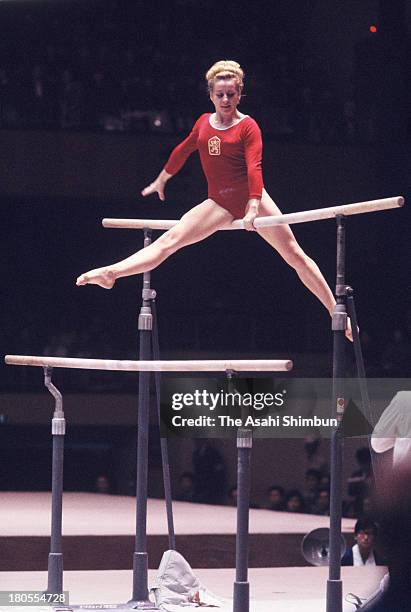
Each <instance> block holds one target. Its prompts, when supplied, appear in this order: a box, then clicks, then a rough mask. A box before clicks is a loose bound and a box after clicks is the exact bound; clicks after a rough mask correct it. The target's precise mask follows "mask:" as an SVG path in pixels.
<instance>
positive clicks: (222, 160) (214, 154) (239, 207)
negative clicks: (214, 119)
mask: <svg viewBox="0 0 411 612" xmlns="http://www.w3.org/2000/svg"><path fill="white" fill-rule="evenodd" d="M210 116H211V113H206V114H204V115H201V117H200V118H199V119H198V120H197V121H196V123H195V125H194V127H193V129H192V131H191V133H190V134H189V136H187V138H186V139H185V140H183V142H181V143H180V144H179V145H177V146H176V147H175V149H174V150H173V152H172V153H171V155H170V158H169V160H168V161H167V163H166V165H165V166H164V169H165V170H166V172H168V173H169V174H176V172H178V171H179V170H180V169H181V167H182V166H183V165H184V163H185V161H186V160H187V158H188V157H189V155H191V153H192V152H193V151H195V150H196V149H198V152H199V154H200V160H201V165H202V167H203V171H204V174H205V175H206V178H207V183H208V197H209V198H211V199H212V200H214V201H215V202H217V204H219V205H220V206H222V207H223V208H225V209H226V210H228V211H229V212H230V213H231V214H232V215H233V216H234V218H237V219H239V218H240V219H241V218H243V217H244V215H245V208H246V204H247V201H248V200H249V199H251V198H258V199H261V194H262V190H263V177H262V168H261V157H262V141H261V131H260V128H259V127H258V125H257V123H256V122H255V121H254V119H252V118H251V117H249V116H248V115H246V116H245V117H243V118H242V119H241V120H240V121H239V122H238V123H236V124H235V125H232V126H231V127H229V128H225V129H217V128H214V127H212V126H211V124H210Z"/></svg>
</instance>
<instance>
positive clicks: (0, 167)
mask: <svg viewBox="0 0 411 612" xmlns="http://www.w3.org/2000/svg"><path fill="white" fill-rule="evenodd" d="M0 28H1V37H0V210H1V225H0V250H1V261H2V273H1V276H2V282H1V290H2V299H1V305H0V308H1V320H2V325H1V330H0V344H1V347H2V354H4V355H5V354H6V353H8V354H21V355H54V356H60V357H84V358H89V357H90V358H104V359H134V360H135V359H138V354H139V353H138V351H139V333H138V328H137V319H138V314H139V311H140V305H141V290H142V278H141V276H133V277H130V278H125V279H121V280H120V281H119V282H117V283H116V285H115V287H114V288H113V290H111V291H105V290H103V289H100V288H99V287H96V286H91V285H89V286H86V287H76V284H75V281H76V277H77V276H78V275H79V274H80V273H82V272H84V271H85V270H89V269H92V268H96V267H98V266H102V265H105V264H109V263H111V262H113V261H117V260H120V259H123V258H124V257H126V256H128V255H129V254H131V253H132V252H134V251H136V250H138V249H140V248H142V247H143V234H142V232H141V231H131V230H110V229H105V228H103V227H102V224H101V220H102V219H103V218H104V217H118V218H141V219H178V218H180V217H181V216H182V215H183V214H184V213H185V212H186V211H188V210H189V209H190V208H192V207H193V206H194V205H195V204H198V203H199V202H201V201H202V200H204V199H205V198H206V197H207V185H206V181H205V178H204V175H203V173H202V170H201V166H200V162H199V159H198V155H197V154H193V155H192V156H191V157H190V159H189V160H188V162H187V163H186V164H185V166H184V168H183V169H182V170H181V171H180V172H179V173H178V175H177V176H176V177H175V178H173V180H171V181H170V182H169V183H168V185H167V191H166V201H165V202H164V203H163V202H160V200H159V199H158V198H157V196H156V195H151V196H149V197H147V198H143V197H142V196H141V190H142V189H143V188H144V187H145V186H146V185H148V184H149V183H150V182H151V181H153V180H154V178H155V177H156V176H157V174H158V173H159V172H160V170H161V169H162V168H163V166H164V163H165V162H166V160H167V158H168V156H169V154H170V152H171V151H172V149H173V147H174V146H175V145H176V144H177V143H179V142H180V141H181V140H182V139H183V138H185V136H186V135H187V134H188V133H189V131H190V130H191V128H192V126H193V124H194V122H195V121H196V119H197V118H198V117H199V115H201V114H202V113H205V112H212V110H213V107H212V103H211V102H210V99H209V97H208V94H207V88H206V82H205V80H204V75H205V72H206V71H207V70H208V68H209V67H210V66H211V65H212V64H213V63H214V62H216V61H217V60H220V59H233V60H236V61H238V62H239V63H240V64H241V66H242V68H243V69H244V72H245V89H244V92H243V97H242V99H241V103H240V107H239V108H240V110H241V112H243V113H246V114H249V115H251V116H252V117H254V118H255V119H256V121H257V122H258V124H259V125H260V127H261V130H262V134H263V145H264V146H263V174H264V184H265V187H266V189H267V191H268V192H269V193H270V195H271V196H272V198H273V199H274V200H275V201H276V203H277V205H278V206H279V207H280V208H281V210H282V212H283V213H289V212H297V211H303V210H309V209H316V208H321V207H325V206H332V205H338V204H348V203H353V202H362V201H366V200H373V199H380V198H387V197H391V196H396V195H402V196H404V198H405V201H406V205H405V207H403V208H402V209H401V210H397V211H384V212H382V213H378V214H371V215H358V216H352V217H347V222H346V228H347V257H346V280H347V283H348V284H350V285H352V286H353V287H354V288H355V299H356V308H357V314H358V318H359V327H360V338H361V343H362V350H363V354H364V359H365V367H366V371H367V374H368V376H370V377H373V378H384V377H387V378H388V377H389V378H408V377H409V375H410V363H411V301H410V284H411V283H410V279H411V274H410V255H411V250H410V238H409V236H410V213H409V203H408V201H409V197H410V195H411V178H410V177H411V158H410V148H411V111H410V109H411V104H410V102H411V100H410V98H411V85H410V83H411V79H410V66H411V61H410V60H411V53H410V29H411V8H410V5H409V3H407V2H406V1H405V0H394V1H393V0H361V1H358V0H344V2H341V1H339V0H287V1H286V0H278V1H275V2H274V1H272V0H254V1H252V2H244V1H241V0H240V1H234V0H227V1H225V2H221V1H220V2H216V1H215V0H168V1H167V2H163V1H160V0H151V1H150V2H147V1H143V0H108V1H103V0H78V1H74V0H73V1H65V0H53V1H43V2H40V1H39V2H37V1H31V2H27V1H24V0H21V1H20V0H15V1H7V0H3V1H1V2H0ZM292 229H293V231H294V233H295V235H296V237H297V239H298V241H299V242H300V244H301V245H302V246H303V248H304V250H305V251H306V252H307V253H308V254H309V255H310V256H311V257H312V258H313V259H314V260H315V261H316V262H317V263H318V265H319V266H320V268H321V270H322V272H323V273H324V276H325V278H326V279H327V281H328V283H329V284H330V286H331V288H332V289H333V290H334V288H335V266H336V252H335V242H336V241H335V234H336V229H335V222H334V221H333V220H326V221H321V222H318V223H317V222H316V223H302V224H297V225H294V226H293V227H292ZM158 235H160V234H159V233H158ZM154 236H155V237H156V236H157V233H156V232H155V233H154ZM151 282H152V286H153V287H154V288H155V290H156V292H157V313H158V328H159V338H160V353H161V358H162V359H205V358H215V359H226V358H227V359H228V358H230V359H258V358H259V359H288V358H290V359H292V360H293V362H294V369H293V372H292V373H291V374H290V375H291V376H295V377H297V378H323V377H324V378H325V377H329V376H331V374H332V332H331V324H330V318H329V316H328V314H327V312H326V310H325V309H324V308H323V307H322V306H321V305H320V303H319V302H318V300H316V298H315V297H314V296H313V295H312V294H311V293H310V292H309V291H308V290H307V289H306V288H305V287H304V286H303V285H302V283H300V282H299V280H298V278H297V276H296V274H295V272H294V270H292V269H291V268H290V267H288V266H287V264H286V263H285V262H284V261H283V260H282V259H281V257H280V256H279V255H278V254H277V253H275V251H274V250H273V249H271V248H270V247H269V246H268V245H267V244H266V243H265V242H264V241H262V240H261V239H260V238H259V237H258V236H257V235H255V234H253V233H248V232H239V231H233V232H217V233H216V234H215V235H213V236H212V237H210V238H208V239H206V240H205V241H203V242H200V243H199V244H195V245H192V246H189V247H186V248H184V249H182V250H181V251H179V252H178V253H176V254H175V255H173V256H171V257H170V258H169V259H168V260H167V261H166V262H164V263H163V264H161V265H160V266H159V267H158V269H156V270H155V271H154V272H153V273H152V279H151ZM346 345H347V346H346V362H347V375H348V376H351V375H352V376H355V375H356V371H355V361H354V354H353V351H352V347H351V345H349V343H348V342H347V343H346ZM53 380H54V382H55V384H56V385H57V386H58V387H59V389H60V390H61V391H62V392H63V394H64V401H65V413H66V419H67V435H66V444H65V467H64V490H65V492H67V497H66V498H65V499H67V502H64V504H65V505H64V512H63V548H64V554H65V568H66V569H67V570H68V572H67V574H68V577H67V584H68V585H69V589H70V592H71V599H72V601H73V602H74V603H79V602H81V601H83V602H84V601H85V602H91V601H99V600H100V599H105V600H106V601H108V602H114V601H125V600H126V599H127V597H128V596H129V590H130V585H129V581H130V580H131V578H130V576H131V572H130V570H131V567H132V550H133V533H134V524H133V520H134V518H133V517H134V514H133V513H134V509H135V508H134V507H133V505H134V506H135V501H134V497H135V494H136V493H135V480H136V462H135V452H136V431H137V414H138V410H137V408H138V402H137V393H138V375H137V374H136V373H132V372H129V373H118V372H100V371H92V370H64V369H61V370H58V371H57V370H56V371H55V372H54V374H53ZM51 417H52V400H51V399H50V396H49V394H48V393H47V392H46V391H45V390H44V386H43V372H42V370H41V368H13V367H11V366H6V365H5V364H4V363H3V360H2V363H1V365H0V500H2V501H1V502H0V517H1V518H2V520H1V525H2V526H1V528H0V548H1V549H2V551H3V552H1V553H0V570H1V571H0V590H6V589H8V590H33V589H34V590H41V589H43V588H45V584H46V582H45V581H46V569H47V555H48V546H49V533H50V531H49V524H48V522H47V521H48V520H49V514H47V513H49V507H50V495H49V491H50V488H51V477H50V474H51V436H50V421H51ZM149 449H150V451H149V460H148V462H149V481H148V493H149V498H150V499H149V517H150V513H151V517H152V518H151V519H150V518H149V528H148V529H149V531H148V552H149V569H150V572H151V571H152V570H153V571H154V569H155V568H157V567H158V565H159V562H160V559H161V554H162V552H163V551H164V550H165V549H166V548H167V538H166V533H167V527H166V524H165V519H164V517H163V502H162V498H163V484H162V470H161V455H160V440H159V434H158V427H157V416H156V412H155V410H153V411H152V414H151V415H150V436H149ZM367 450H368V441H367V439H366V438H365V437H360V436H356V437H350V438H347V439H346V440H345V450H344V467H343V479H344V480H343V492H342V495H343V517H344V519H343V532H344V534H345V537H346V539H347V542H348V544H349V545H350V546H351V545H352V543H353V531H354V525H355V522H356V520H358V519H360V518H363V517H364V515H367V516H368V514H367V513H368V510H367V507H366V506H367V503H371V502H370V489H369V488H367V487H368V486H369V485H370V481H372V480H373V474H372V469H371V467H370V460H369V455H368V457H367ZM169 453H170V468H171V482H172V490H173V497H174V499H175V500H176V503H175V515H176V535H177V548H178V550H179V551H180V552H182V554H184V556H185V557H186V559H187V560H188V561H189V563H190V564H191V565H192V567H194V568H200V574H199V575H200V579H201V581H202V582H204V583H206V584H207V586H209V587H210V588H211V590H214V591H215V592H218V591H219V590H220V592H219V593H218V594H220V595H222V596H224V597H227V598H229V597H231V596H232V593H231V590H230V589H231V585H232V581H233V575H234V574H233V570H232V568H234V567H235V528H236V527H235V507H234V506H235V505H236V499H235V488H236V485H237V481H236V478H237V476H236V447H235V441H234V440H221V439H220V440H208V441H204V440H202V441H200V440H194V439H190V438H189V437H187V438H186V439H170V440H169ZM329 467H330V459H329V443H328V441H327V440H323V441H322V442H321V441H319V442H318V443H317V442H315V441H313V440H311V439H299V440H298V439H294V440H290V439H276V440H262V439H260V440H256V441H255V443H254V446H253V454H252V467H251V476H252V478H251V497H250V502H251V508H252V510H251V531H250V547H251V548H250V557H249V562H250V567H251V570H250V571H251V578H250V582H251V585H253V581H254V584H255V585H256V586H255V588H254V587H253V586H252V589H253V593H252V597H254V600H253V604H252V605H253V606H254V607H253V608H252V610H258V611H259V612H268V611H269V610H274V609H278V610H281V612H283V611H287V610H290V611H291V610H303V611H307V612H309V611H311V610H319V609H324V605H325V604H324V601H325V599H324V598H325V582H326V572H325V570H326V569H327V568H325V567H323V568H309V567H304V566H307V565H308V563H307V561H306V560H305V559H304V557H303V555H302V553H301V551H300V545H301V540H302V538H303V536H304V535H305V534H306V533H308V532H309V531H311V530H312V529H314V528H316V527H328V524H329V519H328V518H327V517H328V516H329V499H328V501H327V499H325V501H324V499H323V500H322V501H321V492H325V493H324V496H323V498H327V492H328V493H329V473H328V472H329ZM310 469H311V470H314V472H315V473H314V474H311V476H312V477H313V478H314V480H315V479H318V481H317V483H314V485H313V483H312V480H311V484H309V482H308V481H309V480H310V474H307V470H310ZM355 478H360V480H361V479H362V485H361V486H362V487H363V488H361V487H360V489H358V487H357V488H356V487H355V486H354V487H353V480H352V479H354V480H355ZM274 486H276V487H279V488H280V489H281V491H282V493H281V492H280V493H281V495H282V496H283V498H282V500H281V501H280V502H279V506H278V507H276V506H275V503H274V502H273V496H272V491H271V492H270V489H272V487H274ZM310 486H313V488H312V489H310ZM370 486H371V485H370ZM364 487H365V488H364ZM292 498H299V500H300V505H299V506H298V508H295V507H293V503H290V499H292ZM297 501H298V500H297ZM206 504H208V506H207V505H206ZM327 504H328V505H327ZM297 505H298V503H297ZM217 506H218V507H217ZM275 510H280V511H281V512H275ZM66 511H67V519H64V516H65V512H66ZM292 512H298V513H299V517H297V518H298V520H297V521H296V520H295V519H296V517H293V515H292ZM93 513H96V517H97V518H96V520H94V519H93V518H92V515H93ZM213 513H214V515H213ZM119 517H120V518H119ZM153 517H154V518H153ZM220 518H221V525H216V524H215V523H218V522H219V520H220ZM216 519H217V520H216ZM65 520H66V523H65V522H64V521H65ZM296 523H298V525H296ZM220 527H221V528H220ZM256 568H259V570H258V571H261V572H263V573H262V574H258V572H257V569H256ZM272 568H276V569H275V570H272ZM355 569H356V568H353V569H351V568H346V569H345V571H346V573H345V574H343V578H344V579H345V580H347V581H348V585H349V588H348V587H347V588H346V587H345V586H344V596H345V594H346V591H349V590H352V591H354V592H356V593H357V592H358V594H359V596H361V597H362V596H364V597H365V596H367V595H368V594H369V593H370V592H371V591H372V590H373V588H374V587H377V586H378V582H379V579H380V577H381V576H382V575H383V573H384V572H382V571H379V570H380V568H377V569H375V568H374V571H372V568H371V569H370V568H365V570H366V572H365V574H364V579H359V578H358V574H356V573H355ZM303 570H304V571H305V572H308V573H305V574H302V573H301V572H302V571H303ZM317 570H318V571H317ZM85 571H88V572H89V574H90V575H93V578H90V581H91V582H92V581H93V580H94V581H95V583H96V584H102V583H106V587H105V589H106V590H104V588H103V590H102V591H101V595H100V593H99V592H98V588H97V587H93V589H94V590H92V591H90V590H87V589H88V584H89V582H88V581H89V579H88V578H87V577H85V574H84V572H85ZM219 571H220V572H223V573H220V574H219V573H218V572H219ZM271 571H272V572H273V573H272V574H271V573H270V572H271ZM91 572H93V574H91ZM100 572H107V574H100ZM110 572H111V574H110ZM201 572H202V573H201ZM207 572H208V573H207ZM213 572H214V573H213ZM224 572H225V573H224ZM253 572H254V574H253ZM275 572H282V573H278V574H276V573H275ZM309 572H311V573H309ZM314 572H316V573H314ZM108 574H110V576H111V577H110V578H107V581H106V579H105V578H103V576H106V575H107V576H108ZM113 576H114V577H113ZM276 576H277V578H276ZM150 578H154V573H153V574H151V573H150ZM276 580H278V583H276V585H277V586H278V588H277V587H276V586H275V585H274V586H272V585H273V584H274V583H275V581H276ZM152 581H153V580H151V582H152ZM91 582H90V584H91ZM227 585H228V586H227ZM279 585H282V586H284V585H285V586H284V588H280V586H279ZM296 585H298V586H296ZM259 588H260V590H259ZM110 589H111V590H110ZM280 591H283V592H284V593H286V595H284V594H283V595H279V594H278V592H280ZM259 599H260V600H261V601H260V604H259V603H258V600H259ZM269 602H272V607H271V604H270V603H269ZM287 602H288V603H287ZM293 602H294V604H295V607H293V605H294V604H293ZM0 605H3V600H1V598H0ZM344 605H345V606H347V607H346V610H347V611H354V609H355V607H354V606H353V605H350V604H349V603H345V604H344ZM255 606H257V607H255ZM275 606H277V607H275ZM321 606H322V607H321ZM164 609H168V608H164ZM228 609H231V608H227V610H228ZM344 609H345V608H344ZM224 610H226V608H224ZM235 612H243V609H241V610H240V609H237V610H235ZM328 612H338V610H335V611H334V610H328Z"/></svg>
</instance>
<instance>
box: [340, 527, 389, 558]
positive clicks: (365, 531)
mask: <svg viewBox="0 0 411 612" xmlns="http://www.w3.org/2000/svg"><path fill="white" fill-rule="evenodd" d="M354 533H355V542H356V543H355V544H354V546H353V547H352V548H349V549H348V550H346V551H345V554H344V556H343V558H342V559H341V565H353V566H354V567H362V566H363V565H385V563H384V560H383V559H382V557H381V556H380V555H379V553H378V552H377V551H376V550H375V549H374V545H375V540H376V538H377V535H378V527H377V525H376V523H374V521H372V520H370V519H360V520H358V521H357V522H356V523H355V527H354Z"/></svg>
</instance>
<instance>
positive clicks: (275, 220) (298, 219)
mask: <svg viewBox="0 0 411 612" xmlns="http://www.w3.org/2000/svg"><path fill="white" fill-rule="evenodd" d="M403 205H404V198H403V197H402V196H395V197H393V198H383V199H381V200H369V201H367V202H356V203H354V204H342V205H340V206H329V207H328V208H316V209H314V210H304V211H301V212H296V213H287V214H284V215H275V216H272V217H259V218H258V219H256V220H255V222H254V226H255V227H256V228H258V227H272V226H274V225H284V224H287V225H288V224H293V223H307V222H309V221H322V220H324V219H332V218H334V217H336V216H337V215H345V216H348V215H360V214H364V213H371V212H379V211H382V210H389V209H392V208H401V207H402V206H403ZM177 223H178V220H176V219H174V220H173V219H169V220H165V219H163V220H161V219H111V218H106V219H103V221H102V224H103V226H104V227H106V228H113V229H144V228H150V229H154V230H168V229H170V228H171V227H174V225H176V224H177ZM221 229H223V230H235V229H244V225H243V222H242V220H241V219H236V220H235V221H233V222H232V223H231V224H230V225H228V226H227V227H224V228H221Z"/></svg>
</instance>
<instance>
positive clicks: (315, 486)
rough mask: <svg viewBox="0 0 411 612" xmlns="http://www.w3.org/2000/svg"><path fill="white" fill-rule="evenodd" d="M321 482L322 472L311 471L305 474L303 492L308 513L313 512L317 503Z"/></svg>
mask: <svg viewBox="0 0 411 612" xmlns="http://www.w3.org/2000/svg"><path fill="white" fill-rule="evenodd" d="M320 482H321V472H320V471H319V470H314V469H309V470H307V471H306V473H305V489H304V491H303V497H304V506H305V509H306V511H307V512H312V511H313V510H314V506H315V505H316V502H317V497H318V491H319V488H320Z"/></svg>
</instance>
